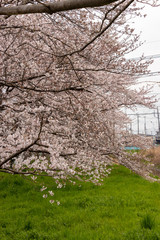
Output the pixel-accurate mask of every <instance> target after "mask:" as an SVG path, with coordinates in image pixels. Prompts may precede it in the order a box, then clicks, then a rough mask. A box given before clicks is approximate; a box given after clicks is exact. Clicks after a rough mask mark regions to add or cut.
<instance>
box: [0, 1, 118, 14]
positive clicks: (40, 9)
mask: <svg viewBox="0 0 160 240" xmlns="http://www.w3.org/2000/svg"><path fill="white" fill-rule="evenodd" d="M113 2H117V0H76V1H75V0H64V1H58V2H52V3H51V2H48V3H45V4H32V5H29V4H27V5H19V6H7V7H1V8H0V15H7V16H11V15H19V14H30V13H49V14H52V13H57V12H62V11H69V10H73V9H80V8H87V7H99V6H105V5H108V4H111V3H113Z"/></svg>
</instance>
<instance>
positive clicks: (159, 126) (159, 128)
mask: <svg viewBox="0 0 160 240" xmlns="http://www.w3.org/2000/svg"><path fill="white" fill-rule="evenodd" d="M157 117H158V132H160V121H159V110H158V107H157Z"/></svg>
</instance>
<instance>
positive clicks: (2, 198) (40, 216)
mask: <svg viewBox="0 0 160 240" xmlns="http://www.w3.org/2000/svg"><path fill="white" fill-rule="evenodd" d="M42 185H46V186H48V189H47V190H52V191H53V192H54V194H55V195H54V199H57V200H59V201H60V202H61V204H60V205H59V206H58V205H57V204H56V203H54V204H50V203H49V199H51V197H50V198H49V199H48V198H47V199H44V198H43V197H42V195H43V193H47V190H45V191H44V192H43V193H42V192H40V188H41V186H42ZM79 185H81V187H80V186H79ZM11 239H12V240H32V239H37V240H63V239H69V240H100V239H101V240H160V184H159V183H156V182H155V183H150V182H148V181H146V180H144V179H143V178H141V177H140V176H137V175H136V174H134V173H132V172H131V171H130V170H128V169H126V168H125V167H122V166H115V167H114V169H113V171H112V174H111V175H110V176H109V177H108V178H106V179H104V184H103V185H102V186H95V185H93V184H91V183H81V182H79V183H77V184H76V185H71V184H68V185H67V186H66V187H65V188H62V189H56V185H55V184H54V183H53V181H52V179H51V178H42V177H41V178H39V179H38V180H37V182H36V183H34V182H32V181H30V180H29V178H24V177H21V176H16V175H15V176H13V175H8V174H2V173H1V174H0V240H11Z"/></svg>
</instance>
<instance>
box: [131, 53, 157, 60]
mask: <svg viewBox="0 0 160 240" xmlns="http://www.w3.org/2000/svg"><path fill="white" fill-rule="evenodd" d="M152 58H160V54H153V55H148V56H143V57H135V58H128V59H127V60H144V59H152Z"/></svg>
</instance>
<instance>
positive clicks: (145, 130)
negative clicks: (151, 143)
mask: <svg viewBox="0 0 160 240" xmlns="http://www.w3.org/2000/svg"><path fill="white" fill-rule="evenodd" d="M144 134H145V135H147V128H146V117H144Z"/></svg>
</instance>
